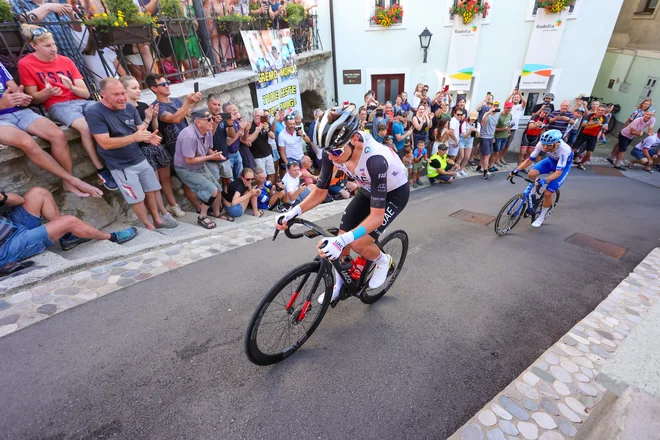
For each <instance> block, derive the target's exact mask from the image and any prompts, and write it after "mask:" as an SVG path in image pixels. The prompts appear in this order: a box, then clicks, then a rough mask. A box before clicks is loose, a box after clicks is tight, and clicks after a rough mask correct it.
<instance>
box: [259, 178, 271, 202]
mask: <svg viewBox="0 0 660 440" xmlns="http://www.w3.org/2000/svg"><path fill="white" fill-rule="evenodd" d="M272 189H273V184H272V183H270V181H268V180H266V181H265V182H264V186H263V188H261V194H259V197H257V207H258V208H259V209H269V208H270V205H269V204H268V202H269V201H270V196H271V190H272Z"/></svg>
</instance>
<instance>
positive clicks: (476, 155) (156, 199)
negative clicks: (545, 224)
mask: <svg viewBox="0 0 660 440" xmlns="http://www.w3.org/2000/svg"><path fill="white" fill-rule="evenodd" d="M233 4H236V5H238V4H240V2H234V3H233ZM269 4H273V0H271V2H270V3H269ZM264 6H265V5H264ZM22 32H23V34H24V36H25V37H26V39H27V40H28V41H29V44H30V47H31V49H32V50H33V52H31V53H30V54H28V55H26V56H25V57H23V58H21V59H20V61H19V62H18V66H17V72H18V76H19V78H20V81H18V79H17V78H14V76H13V75H12V74H11V73H10V71H9V70H8V69H7V68H6V67H5V66H4V65H3V64H2V63H0V84H1V86H2V88H1V89H0V93H1V94H0V126H2V129H1V130H0V142H1V143H3V144H6V145H9V146H11V147H15V148H18V149H21V150H22V151H23V152H24V153H25V155H26V156H27V157H28V158H29V159H30V160H31V161H32V162H33V163H34V164H35V165H37V166H38V167H40V168H42V169H44V170H46V171H48V172H50V173H52V174H54V175H55V176H57V177H59V178H61V179H62V187H63V189H64V190H65V191H68V192H70V193H72V194H75V195H76V196H79V197H101V196H102V195H103V193H102V191H101V189H99V188H97V187H95V186H93V185H91V184H89V183H87V182H84V181H83V180H81V179H79V178H77V177H75V176H73V174H72V158H71V152H70V150H69V146H68V141H67V138H66V136H65V134H64V132H63V130H62V128H60V127H58V126H57V125H56V124H55V123H58V124H60V125H61V126H62V127H70V128H71V129H72V130H75V131H77V132H78V133H79V134H80V139H81V143H82V146H83V147H84V150H85V152H86V153H87V155H88V156H89V158H90V161H91V162H92V163H93V164H94V166H95V168H96V172H97V175H98V178H99V181H100V183H101V184H102V186H103V187H104V188H105V189H106V190H109V191H119V192H120V193H121V194H122V196H123V198H124V199H125V201H126V203H127V204H128V205H130V206H131V208H132V210H133V211H134V213H135V215H136V216H137V218H138V219H139V220H140V222H142V224H143V226H144V227H145V228H146V229H149V230H158V229H171V228H176V227H177V226H178V221H177V220H176V219H177V218H181V217H183V216H185V212H184V211H183V209H182V208H181V206H180V205H179V203H178V202H177V200H176V198H175V193H174V191H173V184H172V178H173V177H176V178H177V179H178V180H179V181H180V182H181V183H182V185H183V191H184V194H185V196H186V198H187V200H188V202H189V204H190V206H192V207H193V209H194V210H196V211H197V219H196V221H197V224H198V225H199V226H200V227H202V228H205V229H213V228H215V227H217V225H218V221H229V222H232V221H234V219H235V218H236V217H240V216H243V215H245V214H246V213H249V214H250V215H253V216H256V217H260V216H262V215H263V214H264V212H265V211H268V210H273V211H277V212H284V211H286V210H288V209H290V208H291V207H292V206H294V205H295V204H297V203H300V202H301V201H302V200H304V199H305V197H307V196H308V195H309V194H310V192H311V191H312V190H313V189H314V187H315V183H316V180H317V176H318V174H319V171H320V169H319V166H320V159H321V157H320V152H319V151H318V150H317V149H316V147H315V145H314V142H313V130H314V126H315V125H316V123H317V122H318V118H319V117H320V116H321V115H322V114H323V111H322V110H321V109H317V110H316V111H314V119H313V120H312V121H308V122H309V123H308V124H305V123H304V121H303V117H302V115H301V114H300V113H296V112H293V113H291V112H289V110H290V109H281V110H279V111H278V112H276V113H275V114H274V115H272V116H271V115H269V114H268V113H267V112H265V111H264V110H263V109H253V110H252V112H251V115H250V116H248V115H247V114H245V115H243V114H242V113H241V111H240V110H239V109H238V107H237V106H236V105H235V104H234V103H232V102H229V101H225V102H223V101H222V99H221V98H220V96H218V95H215V94H211V95H208V96H203V95H202V93H200V92H193V93H189V94H188V95H186V96H185V97H183V98H181V99H180V98H177V97H172V96H171V90H170V84H171V81H170V80H168V78H167V76H166V75H165V74H163V73H147V74H146V75H145V76H144V81H143V82H144V84H145V85H146V86H147V87H148V88H149V89H150V90H151V91H152V92H153V93H154V95H155V97H156V98H155V100H154V101H153V102H150V103H146V102H142V101H140V99H141V93H142V87H141V83H140V81H139V80H138V78H136V77H135V76H131V75H123V76H120V77H118V78H114V77H105V78H103V79H101V80H100V81H99V85H98V86H99V91H100V100H98V101H96V102H95V101H93V100H90V97H91V96H90V95H91V94H90V90H89V88H88V87H87V85H86V83H85V81H84V80H83V76H82V75H81V73H80V71H79V69H78V68H77V65H76V63H75V61H74V60H73V59H71V58H69V57H66V56H64V55H61V54H60V53H58V49H59V45H58V43H57V41H56V38H57V36H56V35H55V34H53V33H51V32H49V30H47V29H45V28H42V27H39V26H35V25H29V24H24V25H22ZM19 84H20V85H19ZM554 98H555V97H554V96H553V95H552V93H547V94H545V96H544V99H543V102H542V103H539V104H536V105H535V106H534V107H533V108H532V109H531V116H530V117H529V120H528V122H527V123H526V124H525V125H524V126H523V123H522V121H521V118H522V116H523V115H524V113H525V110H526V109H528V106H527V101H526V98H525V96H523V94H522V93H521V92H520V91H519V90H518V89H517V88H516V89H514V90H513V91H512V92H511V93H510V95H509V96H508V97H506V98H505V99H504V100H502V101H499V100H496V99H495V98H494V97H493V96H492V95H491V94H490V93H489V94H487V95H486V96H485V97H484V98H483V100H481V101H480V102H479V103H478V104H477V105H476V107H475V108H474V110H470V109H468V108H467V107H466V100H465V99H464V98H462V97H459V99H457V100H456V102H455V103H454V102H453V98H452V96H451V94H450V93H449V90H448V87H445V88H444V89H442V90H440V91H438V92H436V93H434V94H429V87H428V86H425V85H423V84H419V85H418V86H417V87H416V88H415V91H414V92H413V93H412V95H411V97H410V99H411V100H410V101H409V96H408V94H406V93H402V94H401V95H400V96H397V97H396V99H395V102H389V101H388V102H385V103H379V102H378V101H377V100H376V99H375V97H374V93H373V92H371V91H369V92H367V93H366V94H365V95H364V104H363V105H362V106H361V107H360V109H359V117H360V124H361V129H362V130H364V131H367V132H370V133H371V134H372V135H373V136H374V138H375V139H376V140H378V141H379V142H381V143H383V144H384V145H386V146H388V147H389V148H391V149H392V150H393V151H395V152H396V153H397V154H398V156H399V157H400V158H401V160H402V163H403V164H404V165H405V166H406V168H407V169H408V177H409V183H410V185H411V186H413V187H419V186H422V185H423V183H422V180H421V177H422V175H426V176H427V177H428V179H429V181H430V183H431V185H435V184H437V183H444V184H451V183H453V182H454V181H455V180H456V179H461V178H464V177H467V176H468V173H467V171H472V172H477V173H479V174H480V175H482V176H483V177H484V178H486V179H487V178H488V177H490V176H491V175H492V174H493V173H495V172H497V171H499V168H501V167H503V166H506V165H507V163H506V153H507V151H508V149H509V148H510V146H511V144H512V142H513V141H514V137H515V134H516V133H517V132H518V131H522V133H521V136H520V152H519V154H518V157H517V162H518V164H520V163H521V162H522V161H523V160H525V159H526V158H527V157H528V156H529V154H530V153H531V149H533V148H534V146H535V145H536V143H537V142H538V139H539V137H540V135H541V134H542V133H543V132H544V131H545V130H548V129H557V130H560V131H561V132H562V133H564V140H565V141H566V142H567V143H568V144H569V145H571V146H572V148H573V149H574V151H575V165H576V166H577V168H578V169H580V170H585V169H586V166H585V165H586V164H587V163H588V162H589V161H590V158H591V155H592V153H593V152H594V150H595V147H596V145H597V144H598V142H599V141H602V140H603V139H606V138H604V135H605V133H606V132H607V131H608V128H609V126H608V123H609V122H610V120H611V117H612V112H613V110H614V108H613V106H611V105H607V104H604V103H600V102H598V101H597V100H589V99H586V98H582V97H580V98H577V99H576V100H575V102H571V101H570V100H564V101H562V102H561V103H560V104H559V105H558V106H557V108H555V104H554ZM31 105H41V106H43V107H44V108H45V110H46V111H47V113H48V115H49V118H46V117H43V116H41V115H40V114H38V113H36V112H34V111H33V110H32V109H30V108H28V107H29V106H31ZM244 110H247V109H244ZM654 115H655V111H654V110H653V108H652V101H651V100H650V99H645V100H644V101H642V102H641V103H640V105H639V107H638V109H637V110H636V111H635V112H634V113H633V114H631V115H630V117H629V118H628V119H627V120H626V121H625V122H624V128H623V129H622V130H621V132H620V134H619V135H618V142H617V143H616V145H614V148H613V149H612V151H611V155H610V157H609V158H608V161H610V162H611V163H612V165H613V166H615V167H616V168H619V169H621V168H622V167H623V166H624V165H625V163H624V157H625V152H626V151H627V150H628V148H631V150H632V151H631V153H630V155H631V160H630V161H629V163H628V164H627V165H628V166H629V167H631V168H634V167H635V166H637V165H639V166H641V167H642V168H643V169H644V170H646V171H648V172H650V173H652V172H654V167H655V168H657V167H658V165H659V164H660V160H659V158H658V147H659V146H660V139H659V137H658V136H660V131H658V130H657V129H656V128H655V124H656V120H655V117H654ZM645 135H646V136H645ZM33 136H37V137H39V138H42V139H44V140H45V141H46V142H48V143H49V144H50V145H51V150H50V154H49V153H47V152H46V151H44V150H42V149H41V148H40V147H39V146H38V144H37V143H36V142H35V140H34V138H33ZM635 141H638V142H635ZM1 190H2V188H0V206H5V207H7V208H9V209H8V211H7V212H4V211H3V215H2V216H1V217H0V267H4V266H7V267H12V265H15V264H18V262H19V261H20V260H23V259H25V258H28V257H30V256H32V255H35V254H37V253H40V252H43V250H45V248H46V247H47V246H50V245H51V244H53V243H54V242H55V241H59V242H60V245H61V246H62V248H63V249H65V250H68V249H72V248H73V247H75V246H76V245H78V244H80V243H83V242H85V241H88V240H91V239H97V240H111V241H113V242H118V243H123V242H125V241H128V240H130V239H132V238H133V237H134V236H135V235H136V234H137V229H135V228H129V229H127V230H123V231H116V232H113V233H109V234H106V233H104V232H101V231H98V230H96V229H95V228H93V227H91V226H90V225H87V224H85V223H84V222H82V221H81V220H79V219H77V218H76V217H71V216H61V215H60V214H59V211H58V208H57V206H56V205H55V203H54V200H53V199H52V196H51V195H50V194H49V193H48V191H46V190H45V189H43V188H33V189H32V190H30V191H28V192H27V193H26V194H25V195H24V196H19V195H17V194H11V193H5V192H2V191H1ZM356 190H357V184H356V183H355V182H354V181H352V180H351V179H350V178H348V177H347V176H346V175H345V174H343V173H341V172H339V171H338V170H335V172H334V175H333V179H332V182H331V186H330V189H329V192H328V196H327V198H326V202H331V201H332V200H335V199H345V198H349V197H351V195H352V194H354V193H355V191H356ZM42 219H45V220H46V221H47V222H46V223H45V224H42Z"/></svg>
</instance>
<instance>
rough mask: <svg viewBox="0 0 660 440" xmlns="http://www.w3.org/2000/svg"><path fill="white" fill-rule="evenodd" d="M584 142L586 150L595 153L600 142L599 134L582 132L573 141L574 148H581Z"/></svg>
mask: <svg viewBox="0 0 660 440" xmlns="http://www.w3.org/2000/svg"><path fill="white" fill-rule="evenodd" d="M582 144H584V145H585V147H584V148H585V150H586V151H590V152H592V153H593V152H594V151H595V150H596V144H598V136H589V135H588V134H584V133H581V134H580V135H579V136H578V137H577V140H576V141H575V142H574V143H573V149H575V150H579V149H580V147H582Z"/></svg>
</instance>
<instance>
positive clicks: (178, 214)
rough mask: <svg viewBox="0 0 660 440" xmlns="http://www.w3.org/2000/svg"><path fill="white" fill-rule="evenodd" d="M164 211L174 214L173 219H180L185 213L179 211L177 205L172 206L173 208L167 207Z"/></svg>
mask: <svg viewBox="0 0 660 440" xmlns="http://www.w3.org/2000/svg"><path fill="white" fill-rule="evenodd" d="M165 210H166V211H167V212H169V213H171V214H174V216H175V217H179V218H181V217H185V216H186V213H185V212H183V209H181V207H180V206H179V205H174V206H170V205H167V206H166V207H165Z"/></svg>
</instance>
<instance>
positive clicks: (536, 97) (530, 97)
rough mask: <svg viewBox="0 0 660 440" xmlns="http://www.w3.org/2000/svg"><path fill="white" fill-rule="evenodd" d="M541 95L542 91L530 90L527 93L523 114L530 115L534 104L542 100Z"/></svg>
mask: <svg viewBox="0 0 660 440" xmlns="http://www.w3.org/2000/svg"><path fill="white" fill-rule="evenodd" d="M542 96H543V92H530V93H528V94H527V106H526V107H525V113H524V115H525V116H531V115H532V110H533V109H534V106H535V105H536V104H537V103H538V102H541V101H543V99H541V97H542Z"/></svg>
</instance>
